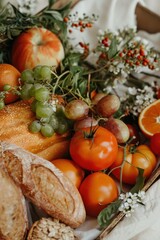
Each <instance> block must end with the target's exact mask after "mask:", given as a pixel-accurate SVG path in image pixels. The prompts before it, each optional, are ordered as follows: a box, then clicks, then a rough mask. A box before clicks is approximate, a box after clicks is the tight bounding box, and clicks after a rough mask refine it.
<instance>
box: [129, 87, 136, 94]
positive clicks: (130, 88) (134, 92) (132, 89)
mask: <svg viewBox="0 0 160 240" xmlns="http://www.w3.org/2000/svg"><path fill="white" fill-rule="evenodd" d="M128 93H129V94H130V95H136V94H137V88H135V87H129V88H128Z"/></svg>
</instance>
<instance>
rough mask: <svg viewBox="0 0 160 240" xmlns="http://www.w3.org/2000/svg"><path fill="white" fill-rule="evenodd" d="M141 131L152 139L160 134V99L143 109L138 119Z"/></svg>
mask: <svg viewBox="0 0 160 240" xmlns="http://www.w3.org/2000/svg"><path fill="white" fill-rule="evenodd" d="M138 123H139V127H140V129H141V131H142V132H143V133H144V134H145V135H146V136H147V137H151V136H153V135H154V134H155V133H158V132H160V99H158V100H155V101H154V102H153V103H151V104H150V105H149V106H147V107H146V108H144V109H143V111H142V112H141V113H140V115H139V118H138Z"/></svg>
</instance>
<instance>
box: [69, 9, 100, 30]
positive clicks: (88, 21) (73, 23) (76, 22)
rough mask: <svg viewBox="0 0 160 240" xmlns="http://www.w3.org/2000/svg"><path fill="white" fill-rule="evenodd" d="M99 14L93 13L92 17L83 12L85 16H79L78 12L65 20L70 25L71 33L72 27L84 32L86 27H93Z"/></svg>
mask: <svg viewBox="0 0 160 240" xmlns="http://www.w3.org/2000/svg"><path fill="white" fill-rule="evenodd" d="M97 18H98V17H97V16H96V15H95V14H92V16H91V17H89V16H87V15H86V14H83V18H79V17H78V12H76V13H75V14H73V15H71V14H70V15H69V16H68V17H65V18H64V22H65V23H67V25H68V29H69V30H68V31H69V33H72V29H77V30H79V31H80V32H84V30H85V29H88V28H91V27H92V26H93V23H94V22H95V21H97Z"/></svg>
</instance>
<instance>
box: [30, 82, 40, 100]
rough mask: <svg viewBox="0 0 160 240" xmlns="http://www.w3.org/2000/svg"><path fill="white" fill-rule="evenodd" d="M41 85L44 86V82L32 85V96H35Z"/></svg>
mask: <svg viewBox="0 0 160 240" xmlns="http://www.w3.org/2000/svg"><path fill="white" fill-rule="evenodd" d="M41 87H43V85H42V84H40V83H35V84H34V85H33V86H32V87H31V89H30V90H29V94H30V96H31V97H34V96H35V91H36V90H37V89H39V88H41Z"/></svg>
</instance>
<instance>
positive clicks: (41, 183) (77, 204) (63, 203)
mask: <svg viewBox="0 0 160 240" xmlns="http://www.w3.org/2000/svg"><path fill="white" fill-rule="evenodd" d="M0 147H1V150H0V152H1V157H0V162H1V164H3V166H4V167H5V168H6V170H7V172H8V174H9V175H10V176H11V177H12V178H13V180H14V181H15V182H16V183H17V184H18V185H19V186H20V187H21V189H22V192H23V194H24V195H25V196H26V197H27V198H28V199H30V201H31V202H32V203H33V204H35V205H36V206H38V207H39V208H40V209H43V210H44V211H45V212H46V213H47V214H48V215H50V216H52V217H54V218H57V219H59V220H60V221H62V222H64V223H65V224H67V225H69V226H71V227H73V228H76V227H78V226H79V225H80V224H81V223H83V222H84V221H85V217H86V213H85V208H84V205H83V201H82V199H81V196H80V194H79V192H78V190H77V188H76V187H75V186H74V185H73V183H72V182H70V180H69V179H68V178H67V177H65V176H64V174H63V173H62V172H61V171H60V170H59V169H57V168H56V167H55V166H54V165H53V164H52V163H51V162H49V161H47V160H44V159H43V158H41V157H39V156H37V155H35V154H32V153H30V152H28V151H26V150H24V149H22V148H20V147H18V146H16V145H13V144H10V143H7V142H0Z"/></svg>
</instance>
